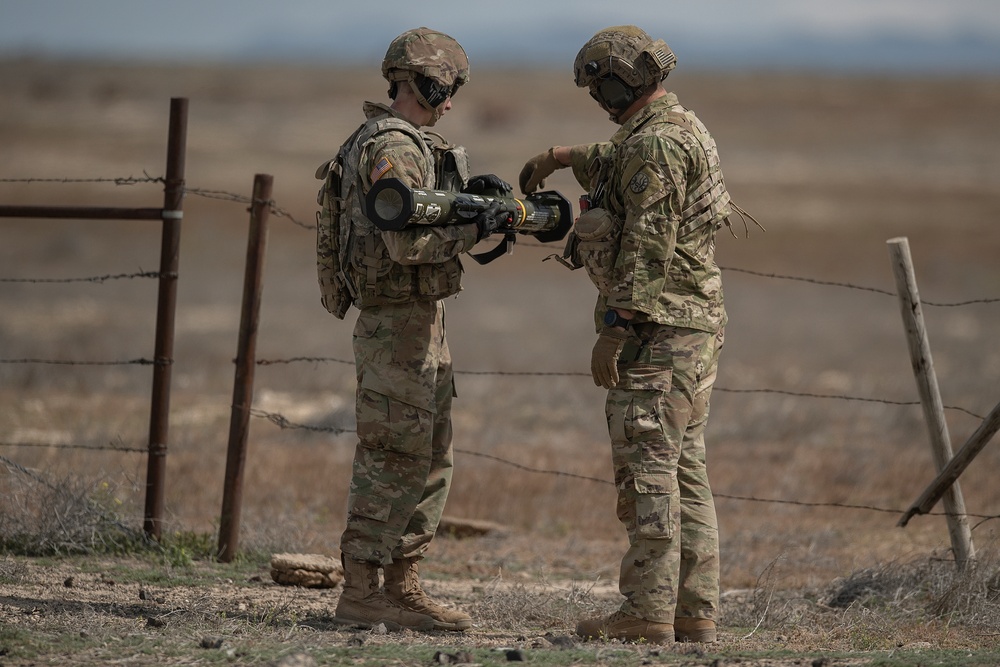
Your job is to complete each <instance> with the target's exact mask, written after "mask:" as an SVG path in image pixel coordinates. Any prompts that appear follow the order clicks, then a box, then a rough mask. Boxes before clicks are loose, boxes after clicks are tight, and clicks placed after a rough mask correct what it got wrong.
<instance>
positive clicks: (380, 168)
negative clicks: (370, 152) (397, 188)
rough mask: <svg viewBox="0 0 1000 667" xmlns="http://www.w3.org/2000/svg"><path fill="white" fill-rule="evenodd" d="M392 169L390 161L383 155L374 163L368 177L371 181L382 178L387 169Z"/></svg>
mask: <svg viewBox="0 0 1000 667" xmlns="http://www.w3.org/2000/svg"><path fill="white" fill-rule="evenodd" d="M390 169H392V163H391V162H389V158H387V157H383V158H382V159H381V160H379V161H378V162H377V163H375V168H374V169H372V173H371V174H369V176H368V178H369V180H371V182H372V183H374V182H375V181H377V180H378V179H380V178H382V176H384V175H385V173H386V172H387V171H389V170H390Z"/></svg>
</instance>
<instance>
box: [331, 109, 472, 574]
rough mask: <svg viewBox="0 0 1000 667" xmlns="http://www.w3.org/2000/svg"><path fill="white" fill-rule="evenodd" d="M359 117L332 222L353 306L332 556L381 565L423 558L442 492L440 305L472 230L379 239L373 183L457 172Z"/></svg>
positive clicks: (445, 410) (400, 127)
mask: <svg viewBox="0 0 1000 667" xmlns="http://www.w3.org/2000/svg"><path fill="white" fill-rule="evenodd" d="M365 115H366V117H367V118H368V121H367V122H366V123H365V125H363V126H362V127H361V128H360V129H359V133H358V134H356V135H355V137H354V143H353V145H352V147H351V148H350V151H349V153H348V159H347V160H346V161H345V162H344V165H343V187H342V192H341V193H340V196H341V197H342V198H344V199H345V201H344V206H345V215H344V216H343V217H342V218H341V220H342V221H343V222H344V223H347V224H349V225H350V227H349V234H346V235H344V237H343V238H345V243H346V250H345V258H346V260H345V265H346V266H345V267H344V271H345V273H346V276H347V279H348V281H349V283H350V285H351V289H352V290H353V295H354V305H355V306H357V307H358V308H359V309H360V310H361V312H360V314H359V315H358V320H357V323H356V324H355V328H354V339H353V340H354V355H355V363H356V369H357V381H358V389H357V406H356V414H357V424H358V426H357V430H358V439H359V443H358V446H357V448H356V450H355V457H354V466H353V475H352V478H351V488H350V494H349V509H348V519H347V527H346V529H345V531H344V533H343V535H342V537H341V552H342V553H343V554H344V555H345V556H347V557H348V558H352V559H355V560H362V561H367V562H370V563H380V564H386V563H390V562H392V561H393V560H396V559H401V558H418V557H420V556H421V555H422V554H423V553H424V551H425V550H426V549H427V547H428V545H429V543H430V542H431V539H432V538H433V536H434V533H435V531H436V530H437V526H438V522H439V521H440V518H441V513H442V512H443V510H444V505H445V501H446V499H447V497H448V491H449V489H450V486H451V474H452V444H451V442H452V427H451V401H452V397H453V395H454V391H455V389H454V377H453V373H452V366H451V355H450V353H449V350H448V344H447V342H446V337H445V323H444V304H443V303H442V301H441V300H442V299H444V298H445V297H447V296H451V295H453V294H455V293H457V292H458V291H459V290H460V289H461V282H460V281H461V274H462V267H461V263H460V261H459V258H458V255H459V254H460V253H462V252H465V251H467V250H469V249H471V248H472V247H473V246H474V245H475V244H476V239H477V230H476V227H475V225H449V226H446V227H430V226H415V227H413V228H410V229H404V230H401V231H395V232H381V231H380V230H379V229H378V228H377V227H375V225H374V224H372V222H371V221H370V220H368V218H367V217H366V216H365V214H364V208H363V205H362V203H361V202H362V201H363V200H364V197H365V195H366V194H367V193H368V191H369V189H370V188H371V185H372V177H374V176H377V177H378V178H390V177H391V178H398V179H400V180H402V181H403V182H404V183H405V184H407V185H408V186H410V187H412V188H420V187H430V188H434V187H438V186H439V184H440V183H441V182H447V183H457V184H459V185H464V183H465V181H466V180H467V177H468V165H467V163H460V162H461V160H458V162H456V160H455V159H452V160H448V161H446V160H440V159H438V158H437V156H438V155H444V154H445V153H446V152H451V155H452V156H453V157H454V156H455V155H458V156H464V152H462V151H450V150H449V148H448V147H442V146H441V145H440V143H441V142H440V140H439V139H437V138H435V137H432V136H430V135H428V134H427V133H424V132H421V131H420V130H418V129H417V128H416V127H414V126H412V125H410V124H408V123H407V122H406V121H405V120H403V119H402V118H399V117H398V116H396V114H395V112H393V111H392V110H391V109H390V108H388V107H386V106H384V105H380V104H372V103H366V105H365ZM443 164H450V165H453V166H452V168H451V169H450V170H448V169H443V168H442V165H443ZM319 259H320V261H322V259H323V255H322V249H321V250H320V256H319Z"/></svg>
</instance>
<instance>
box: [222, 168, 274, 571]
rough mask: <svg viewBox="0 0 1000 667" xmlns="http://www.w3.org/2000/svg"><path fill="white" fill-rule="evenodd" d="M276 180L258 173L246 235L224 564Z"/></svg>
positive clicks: (229, 553)
mask: <svg viewBox="0 0 1000 667" xmlns="http://www.w3.org/2000/svg"><path fill="white" fill-rule="evenodd" d="M273 181H274V179H273V177H272V176H270V175H268V174H257V175H256V176H255V177H254V182H253V203H252V205H251V207H250V233H249V235H248V238H247V261H246V268H245V271H244V276H243V307H242V312H241V313H240V333H239V341H238V343H237V349H236V373H235V377H234V380H233V405H232V413H231V416H230V420H229V449H228V451H227V454H226V478H225V485H224V487H223V491H222V515H221V517H220V519H219V555H218V557H219V560H220V561H222V562H223V563H229V562H231V561H232V560H233V558H235V557H236V552H237V550H238V549H239V544H240V515H241V514H242V511H243V471H244V468H245V467H246V456H247V438H248V435H249V430H250V406H251V405H252V404H253V379H254V369H255V367H256V363H257V359H256V357H257V328H258V325H259V323H260V296H261V292H262V291H263V287H264V281H263V275H264V255H265V252H266V250H267V217H268V213H269V212H270V206H271V187H272V184H273Z"/></svg>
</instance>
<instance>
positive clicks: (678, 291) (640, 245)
mask: <svg viewBox="0 0 1000 667" xmlns="http://www.w3.org/2000/svg"><path fill="white" fill-rule="evenodd" d="M572 167H573V173H574V175H575V176H576V178H577V180H578V181H579V182H580V184H581V185H582V186H583V187H584V188H586V189H587V190H588V191H590V192H591V200H592V206H594V207H600V208H605V209H607V210H608V212H609V213H610V214H611V215H612V216H613V217H614V218H616V219H617V220H620V221H621V222H622V225H623V229H622V233H621V241H620V248H619V252H618V253H617V255H616V259H615V265H614V267H613V268H612V281H611V285H610V288H609V290H608V291H606V292H601V294H600V296H599V299H598V303H597V307H596V310H595V314H596V321H595V323H596V325H597V329H598V330H599V329H600V326H601V319H600V316H601V315H603V314H604V312H605V311H606V310H607V308H608V307H609V306H613V307H617V308H623V309H627V310H635V311H639V312H640V313H641V314H642V315H641V317H642V318H643V319H644V320H648V321H652V322H658V323H660V324H669V325H672V326H679V327H690V328H692V329H699V330H702V331H709V332H715V331H718V330H719V329H720V328H721V327H722V326H723V325H724V324H725V322H726V312H725V306H724V304H723V296H722V274H721V272H720V270H719V267H718V266H717V265H716V263H715V233H716V231H717V229H718V228H719V227H720V226H721V225H722V224H724V223H725V221H726V219H727V218H728V216H729V214H730V212H731V211H730V206H729V194H728V193H727V191H726V189H725V183H724V182H723V179H722V171H721V167H720V166H719V157H718V151H717V149H716V146H715V142H714V141H713V140H712V138H711V135H709V133H708V130H707V129H705V126H704V125H703V124H702V123H701V122H700V121H699V120H698V119H697V117H696V116H695V115H694V113H692V112H691V111H689V110H687V109H685V108H684V107H682V106H681V105H680V103H679V102H678V101H677V97H676V95H674V94H673V93H668V94H667V95H666V96H664V97H661V98H659V99H657V100H654V101H653V102H651V103H650V104H648V105H647V106H646V107H645V108H643V109H642V110H641V111H639V112H638V113H636V114H635V116H634V117H632V118H630V119H629V120H628V122H627V123H626V124H625V125H623V126H622V127H621V129H619V131H618V132H616V133H615V135H614V136H613V137H612V138H611V140H610V141H608V142H602V143H596V144H589V145H584V146H579V147H575V148H574V149H573V151H572ZM696 221H697V222H699V223H700V224H692V223H695V222H696ZM681 230H683V231H682V233H679V231H681Z"/></svg>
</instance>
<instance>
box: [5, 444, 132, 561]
mask: <svg viewBox="0 0 1000 667" xmlns="http://www.w3.org/2000/svg"><path fill="white" fill-rule="evenodd" d="M2 462H3V463H4V464H5V465H6V467H7V473H8V474H7V476H6V478H4V479H0V487H2V488H3V492H2V493H0V508H2V511H0V545H2V547H3V549H4V550H6V551H12V552H15V553H20V554H24V555H29V556H48V555H66V554H86V553H121V552H123V551H127V550H131V549H133V548H134V547H135V546H137V545H140V544H142V543H144V542H145V541H146V540H145V537H144V535H143V534H142V533H141V532H139V531H137V530H135V529H133V528H130V527H129V526H128V525H126V522H125V521H124V520H123V518H122V516H121V511H122V507H121V504H120V501H119V500H118V493H117V491H116V489H115V487H113V486H112V485H111V484H109V483H108V482H106V481H103V480H99V479H92V478H91V479H80V478H76V477H72V476H67V477H64V478H62V479H56V480H50V479H47V478H45V477H43V476H42V475H41V474H39V473H37V472H33V471H31V470H29V469H27V468H25V467H23V466H20V465H18V464H16V463H14V462H13V461H10V460H9V459H6V458H3V459H2ZM129 523H138V522H136V521H131V520H130V521H129Z"/></svg>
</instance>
